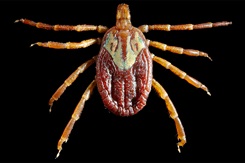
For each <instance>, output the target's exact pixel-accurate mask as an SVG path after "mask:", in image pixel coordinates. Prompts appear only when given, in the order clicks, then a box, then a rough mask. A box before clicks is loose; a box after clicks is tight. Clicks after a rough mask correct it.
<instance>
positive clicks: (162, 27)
mask: <svg viewBox="0 0 245 163" xmlns="http://www.w3.org/2000/svg"><path fill="white" fill-rule="evenodd" d="M231 24H232V22H227V21H222V22H216V23H212V22H208V23H201V24H181V25H170V24H157V25H141V26H139V29H140V30H141V31H142V32H145V33H146V32H149V31H150V30H161V31H173V30H179V31H180V30H193V29H205V28H213V27H221V26H228V25H231Z"/></svg>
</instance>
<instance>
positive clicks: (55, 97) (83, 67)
mask: <svg viewBox="0 0 245 163" xmlns="http://www.w3.org/2000/svg"><path fill="white" fill-rule="evenodd" d="M95 60H96V56H95V57H93V58H92V59H90V60H88V61H87V62H85V63H83V64H82V65H81V66H79V67H78V68H77V69H76V71H74V72H73V73H72V74H71V75H70V76H69V77H68V78H67V79H66V80H65V81H64V83H63V84H62V85H61V86H60V87H59V88H58V89H57V91H56V92H55V93H54V94H53V95H52V97H51V98H50V100H49V105H50V109H49V111H50V112H51V108H52V106H53V102H54V101H57V100H58V99H59V98H60V96H61V95H62V94H63V93H64V91H65V90H66V88H67V87H68V86H70V85H71V84H72V83H73V82H74V81H75V80H76V79H77V77H78V75H79V74H81V73H83V72H84V71H85V70H86V69H87V68H88V67H89V66H91V65H92V64H93V63H94V62H95Z"/></svg>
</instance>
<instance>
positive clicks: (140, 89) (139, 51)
mask: <svg viewBox="0 0 245 163" xmlns="http://www.w3.org/2000/svg"><path fill="white" fill-rule="evenodd" d="M19 21H20V22H22V23H24V24H28V25H31V26H35V27H38V28H43V29H46V30H55V31H62V30H63V31H70V30H74V31H78V32H82V31H89V30H96V31H98V32H99V33H105V34H104V37H103V38H102V39H101V38H91V39H88V40H84V41H81V42H66V43H60V42H52V41H49V42H37V43H35V44H32V45H38V46H42V47H48V48H55V49H78V48H86V47H88V46H90V45H93V44H96V43H97V44H100V46H101V48H100V51H99V54H98V55H97V56H94V57H92V59H90V60H88V61H86V62H85V63H83V64H82V65H80V66H79V67H78V68H77V69H76V70H75V71H74V72H73V73H72V74H71V75H70V76H69V77H68V78H67V79H66V80H65V81H64V83H63V84H62V85H61V86H60V87H59V88H58V89H57V91H56V92H55V93H54V94H53V96H52V97H51V99H50V101H49V105H50V111H51V107H52V105H53V102H54V101H56V100H58V99H59V97H60V96H61V95H62V94H63V93H64V91H65V89H66V88H67V87H68V86H70V85H71V84H72V83H73V82H74V81H75V80H76V78H77V77H78V75H79V74H81V73H83V72H84V71H85V70H86V69H87V68H88V67H89V66H91V65H92V64H93V63H96V76H95V79H94V80H93V81H92V82H91V83H90V85H89V86H88V87H87V89H86V90H85V92H84V93H83V95H82V97H81V100H80V101H79V102H78V104H77V106H76V108H75V110H74V112H73V114H72V116H71V119H70V121H69V122H68V124H67V126H66V128H65V130H64V132H63V134H62V136H61V138H60V140H59V142H58V146H57V149H58V154H57V156H56V157H58V156H59V154H60V151H61V149H62V144H63V143H64V142H67V140H68V137H69V135H70V133H71V130H72V129H73V126H74V124H75V122H76V121H77V120H78V119H79V117H80V115H81V113H82V111H83V108H84V105H85V102H86V101H87V100H88V99H89V98H90V96H91V93H92V92H93V90H94V88H95V87H96V86H97V88H98V91H99V93H100V95H101V98H102V101H103V103H104V106H105V107H106V108H107V109H108V110H109V111H110V112H112V113H114V114H115V115H118V116H126V117H127V116H132V115H135V114H137V113H138V112H139V111H140V110H142V109H143V108H144V106H145V105H146V102H147V98H148V96H149V93H150V91H151V88H152V87H153V88H154V89H155V90H156V92H157V93H158V95H159V96H160V98H162V99H163V100H165V102H166V106H167V109H168V111H169V114H170V117H171V118H172V119H173V120H174V122H175V126H176V130H177V135H178V136H177V138H178V140H179V142H178V143H177V147H178V148H177V149H178V151H179V152H180V148H179V147H180V146H184V144H185V143H186V135H185V132H184V127H183V126H182V123H181V121H180V119H179V116H178V113H177V111H176V109H175V106H174V104H173V103H172V101H171V99H170V97H169V96H168V94H167V92H166V91H165V89H164V88H163V86H161V85H160V84H159V83H158V82H157V81H156V80H155V79H154V78H153V61H155V62H157V63H158V64H160V65H162V66H163V67H165V68H166V69H169V70H170V71H172V72H173V73H174V74H175V75H177V76H178V77H180V78H181V79H184V80H185V81H187V82H188V83H189V84H191V85H193V86H195V87H196V88H200V89H202V90H204V91H206V92H207V94H208V95H211V94H210V92H209V91H208V88H207V87H206V86H205V85H204V84H202V83H201V82H199V81H198V80H196V79H194V78H193V77H191V76H189V75H188V74H187V73H185V72H184V71H182V70H180V69H179V68H177V67H176V66H174V65H172V64H171V63H170V62H169V61H167V60H165V59H163V58H160V57H157V56H155V55H154V54H152V53H150V50H149V47H150V46H151V47H155V48H158V49H160V50H163V51H170V52H173V53H175V54H184V55H189V56H202V57H207V58H209V59H210V60H211V58H210V57H209V56H208V54H207V53H205V52H202V51H199V50H194V49H184V48H181V47H176V46H170V45H167V44H164V43H160V42H157V41H152V40H148V39H146V38H145V36H144V34H143V33H146V32H148V31H150V30H163V31H171V30H194V29H203V28H212V27H219V26H227V25H230V24H231V22H226V21H223V22H216V23H211V22H208V23H201V24H195V25H193V24H182V25H169V24H159V25H141V26H139V27H138V28H136V27H134V26H132V24H131V18H130V11H129V7H128V5H126V4H120V5H118V8H117V15H116V25H115V26H114V27H112V28H110V29H108V28H107V27H106V26H101V25H99V26H95V25H76V26H71V25H48V24H44V23H40V22H38V23H36V22H33V21H31V20H28V19H20V20H17V21H16V22H19Z"/></svg>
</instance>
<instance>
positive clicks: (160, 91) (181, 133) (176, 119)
mask: <svg viewBox="0 0 245 163" xmlns="http://www.w3.org/2000/svg"><path fill="white" fill-rule="evenodd" d="M152 86H153V88H154V89H155V90H156V92H157V93H158V95H159V96H160V97H161V98H162V99H163V100H165V102H166V106H167V109H168V111H169V114H170V117H171V118H172V119H173V120H174V122H175V126H176V130H177V134H178V140H180V141H179V142H178V144H177V147H178V151H179V152H180V148H179V147H180V146H181V147H183V146H184V145H185V143H186V135H185V131H184V127H183V126H182V123H181V121H180V119H179V116H178V113H177V111H176V109H175V107H174V104H173V103H172V101H171V99H170V98H169V96H168V94H167V92H166V91H165V89H164V88H163V87H162V86H161V85H160V84H159V83H158V82H157V81H156V80H155V79H152Z"/></svg>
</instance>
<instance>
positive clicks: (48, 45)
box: [31, 38, 101, 49]
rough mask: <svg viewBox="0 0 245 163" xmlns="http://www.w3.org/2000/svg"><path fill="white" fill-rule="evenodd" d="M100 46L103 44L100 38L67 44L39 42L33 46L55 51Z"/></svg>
mask: <svg viewBox="0 0 245 163" xmlns="http://www.w3.org/2000/svg"><path fill="white" fill-rule="evenodd" d="M96 43H97V44H100V43H101V39H100V38H97V39H95V38H91V39H88V40H83V41H81V42H66V43H61V42H53V41H49V42H37V43H34V44H31V46H33V45H38V46H42V47H45V48H53V49H79V48H86V47H88V46H90V45H93V44H96Z"/></svg>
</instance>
